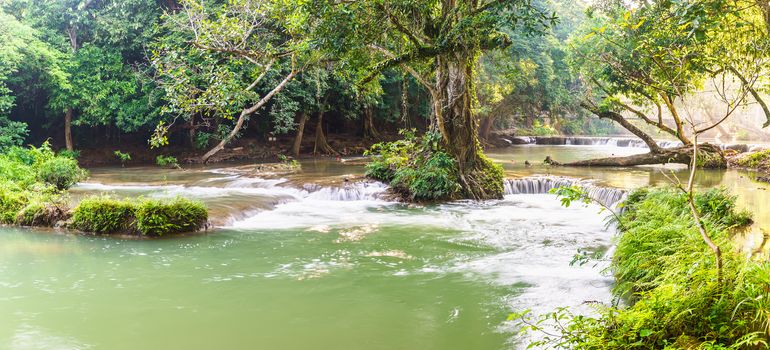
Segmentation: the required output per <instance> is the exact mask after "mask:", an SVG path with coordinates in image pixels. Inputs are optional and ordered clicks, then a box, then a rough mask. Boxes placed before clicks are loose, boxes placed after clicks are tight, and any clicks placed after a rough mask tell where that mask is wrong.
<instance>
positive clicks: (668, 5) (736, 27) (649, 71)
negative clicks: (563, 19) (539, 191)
mask: <svg viewBox="0 0 770 350" xmlns="http://www.w3.org/2000/svg"><path fill="white" fill-rule="evenodd" d="M747 4H748V3H746V4H744V3H741V2H728V1H721V0H710V1H703V2H697V3H676V2H668V1H655V2H643V3H638V4H637V3H634V4H625V3H624V4H617V3H613V4H610V5H607V6H606V7H604V8H600V9H596V11H595V12H594V13H593V16H592V22H590V23H588V28H589V29H588V30H584V31H582V32H579V33H577V34H576V35H575V39H574V41H573V44H574V50H573V52H572V54H573V58H574V62H573V64H574V67H575V68H576V70H577V71H578V72H579V73H580V74H581V75H582V76H583V78H584V79H585V80H586V81H587V84H586V86H588V87H589V88H588V89H587V91H586V95H585V98H584V99H583V101H582V102H581V106H583V107H584V108H585V109H586V110H588V111H589V112H591V113H593V114H595V115H596V116H598V117H599V118H603V119H608V120H612V121H614V122H617V123H618V124H620V125H621V126H623V127H624V128H626V129H627V130H628V131H630V132H631V133H633V134H634V135H636V136H638V137H639V138H640V139H642V140H643V141H644V142H645V143H646V144H647V146H648V147H649V149H650V153H649V154H646V155H638V156H633V157H626V158H620V159H599V160H589V161H582V162H576V163H571V165H641V164H655V163H668V162H676V163H683V164H690V163H691V161H690V158H691V156H690V155H691V154H692V151H691V146H692V144H693V141H692V139H693V136H696V135H699V134H702V133H705V132H707V131H709V130H711V129H714V128H716V127H718V126H719V125H720V124H721V123H722V122H723V121H724V120H726V119H727V118H728V117H730V116H731V115H732V114H733V113H734V112H735V111H736V109H737V108H738V107H739V106H741V105H745V104H746V103H747V102H748V101H749V99H750V98H751V97H754V99H755V100H756V101H757V102H758V103H760V104H761V105H762V106H763V107H764V102H763V101H762V99H761V97H760V96H759V94H758V93H757V90H756V86H757V85H758V81H759V79H760V78H761V76H762V75H763V74H764V72H766V69H767V63H768V55H767V54H766V52H767V50H766V49H767V48H768V47H770V46H768V41H767V38H766V36H764V35H763V34H762V33H763V26H762V25H761V22H760V21H758V19H760V17H759V16H758V14H757V12H755V9H753V8H752V7H751V6H746V5H747ZM758 24H759V25H758ZM708 89H713V90H715V91H716V92H717V93H716V94H715V98H717V99H719V100H720V102H721V104H722V106H723V108H722V111H721V112H720V114H719V115H718V116H712V118H708V119H704V118H699V116H698V115H696V114H697V113H695V111H694V108H693V103H692V102H691V101H692V100H693V97H694V96H696V95H697V94H702V93H704V92H705V91H707V90H708ZM763 109H764V110H765V111H766V113H767V108H763ZM767 114H768V117H769V118H770V113H767ZM644 124H646V125H647V127H651V128H653V129H654V130H657V131H658V132H660V133H664V134H668V135H669V136H670V137H674V138H676V139H677V140H679V141H680V142H681V143H682V145H683V146H682V147H680V148H676V149H663V148H661V147H660V146H659V145H658V143H657V142H656V140H655V138H654V137H653V135H651V134H650V133H649V132H647V131H645V128H644V127H643V125H644ZM709 153H711V155H710V156H709V157H711V159H721V161H715V162H706V163H705V164H707V165H712V166H724V165H725V162H724V159H723V158H722V155H721V152H720V151H719V149H718V148H716V147H708V146H707V147H701V154H702V155H704V157H706V155H708V154H709Z"/></svg>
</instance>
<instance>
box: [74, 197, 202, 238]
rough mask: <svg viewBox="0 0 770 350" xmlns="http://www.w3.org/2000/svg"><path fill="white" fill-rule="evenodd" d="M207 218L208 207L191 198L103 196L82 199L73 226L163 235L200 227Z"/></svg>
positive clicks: (95, 229)
mask: <svg viewBox="0 0 770 350" xmlns="http://www.w3.org/2000/svg"><path fill="white" fill-rule="evenodd" d="M207 221H208V212H207V210H206V207H205V206H204V205H203V204H202V203H200V202H197V201H191V200H189V199H184V198H175V199H172V200H139V201H135V200H133V201H132V200H118V199H113V198H109V197H104V196H102V197H91V198H86V199H84V200H83V201H81V202H80V204H78V206H77V207H76V208H75V210H74V212H73V215H72V224H71V226H72V227H73V228H76V229H78V230H81V231H85V232H93V233H99V234H114V233H117V234H138V235H142V236H162V235H167V234H174V233H184V232H193V231H197V230H199V229H201V228H203V227H204V226H205V225H206V222H207Z"/></svg>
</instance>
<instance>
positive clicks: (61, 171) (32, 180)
mask: <svg viewBox="0 0 770 350" xmlns="http://www.w3.org/2000/svg"><path fill="white" fill-rule="evenodd" d="M87 176H88V173H87V172H86V171H85V170H83V169H81V168H80V167H79V166H78V164H77V161H75V160H74V159H72V158H70V157H67V156H62V155H57V154H56V153H55V152H54V151H53V150H52V149H51V147H50V146H49V145H48V143H47V142H46V143H43V145H42V146H40V147H32V146H30V147H29V148H22V147H11V148H9V149H8V150H7V151H6V152H4V153H2V154H0V179H2V180H1V181H3V182H5V183H6V184H9V183H10V184H12V186H13V187H16V188H18V189H19V190H27V189H31V190H43V189H44V188H43V187H53V189H56V190H60V191H61V190H66V189H68V188H69V187H71V186H72V185H74V184H75V183H77V182H78V181H81V180H83V179H85V178H86V177H87Z"/></svg>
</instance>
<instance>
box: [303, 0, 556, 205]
mask: <svg viewBox="0 0 770 350" xmlns="http://www.w3.org/2000/svg"><path fill="white" fill-rule="evenodd" d="M302 6H303V11H302V12H303V13H306V14H307V15H308V16H309V17H310V18H311V23H312V28H313V33H314V39H315V40H314V42H315V43H316V44H317V45H318V46H319V47H320V48H322V49H323V51H324V52H327V53H329V54H330V55H331V56H332V57H334V58H335V59H340V60H343V61H345V62H346V65H349V66H352V67H357V69H358V73H359V76H360V77H361V82H363V83H367V82H371V81H372V80H375V79H377V78H378V77H380V74H381V73H382V72H383V71H384V70H386V69H390V68H397V69H402V70H403V71H405V72H408V73H409V74H411V75H412V76H413V77H414V79H415V80H417V81H419V82H420V83H421V84H422V86H423V87H424V88H425V89H426V90H427V91H429V94H430V96H431V102H432V106H433V115H434V118H433V127H434V128H435V129H436V130H437V131H438V132H439V133H440V134H441V136H442V139H443V144H444V145H443V146H444V148H446V150H447V151H448V152H449V154H451V155H452V156H453V157H454V158H455V160H456V161H457V167H458V170H459V182H460V184H461V186H462V189H463V195H464V196H465V197H467V198H474V199H484V198H497V197H500V196H501V195H502V187H501V182H502V179H501V178H499V176H500V175H499V174H500V173H499V172H496V171H493V168H494V164H492V162H491V161H490V160H489V159H487V158H486V157H485V156H484V155H483V153H482V150H481V146H480V144H479V140H478V121H477V119H476V108H477V107H478V106H477V96H476V86H475V83H476V70H477V68H478V67H477V65H478V58H479V55H480V54H482V53H483V52H486V51H489V50H493V49H498V48H501V47H505V46H507V45H509V44H510V38H509V37H508V35H506V34H505V31H504V29H506V28H510V27H517V26H520V27H525V28H527V29H528V30H530V31H536V30H539V29H540V28H542V26H544V25H545V24H546V22H548V21H547V16H545V15H544V14H543V13H542V12H541V11H539V10H537V9H536V8H534V7H533V6H531V4H530V2H528V1H516V0H512V1H511V0H509V1H501V0H489V1H483V0H440V1H439V0H397V1H383V0H372V1H332V0H326V1H310V2H307V3H304V4H303V5H302Z"/></svg>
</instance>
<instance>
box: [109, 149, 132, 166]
mask: <svg viewBox="0 0 770 350" xmlns="http://www.w3.org/2000/svg"><path fill="white" fill-rule="evenodd" d="M113 154H115V158H118V160H119V161H120V165H121V166H126V162H128V161H129V160H131V154H130V153H128V152H121V151H120V150H117V151H115V152H113Z"/></svg>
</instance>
